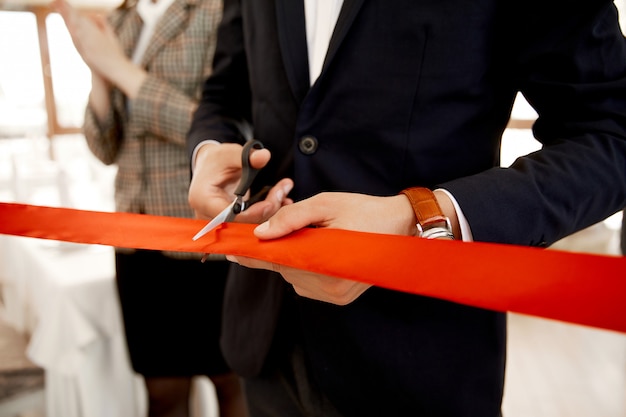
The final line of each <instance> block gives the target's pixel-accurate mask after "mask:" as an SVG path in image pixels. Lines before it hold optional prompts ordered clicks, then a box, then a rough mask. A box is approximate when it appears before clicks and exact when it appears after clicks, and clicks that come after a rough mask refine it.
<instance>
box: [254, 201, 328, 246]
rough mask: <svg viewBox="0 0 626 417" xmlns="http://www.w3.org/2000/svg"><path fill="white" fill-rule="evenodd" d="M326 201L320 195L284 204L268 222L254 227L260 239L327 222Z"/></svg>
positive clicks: (279, 235) (280, 235)
mask: <svg viewBox="0 0 626 417" xmlns="http://www.w3.org/2000/svg"><path fill="white" fill-rule="evenodd" d="M324 207H325V206H324V202H323V200H321V199H320V198H318V196H314V197H311V198H308V199H306V200H302V201H299V202H297V203H293V204H290V205H286V206H283V207H282V208H280V210H278V211H277V212H276V214H275V215H274V216H272V217H270V218H269V219H268V220H267V221H266V222H264V223H261V224H260V225H259V226H257V227H256V228H255V229H254V235H255V236H256V237H258V238H259V239H276V238H279V237H283V236H286V235H288V234H289V233H292V232H294V231H296V230H300V229H303V228H305V227H308V226H311V225H320V224H324V223H326V221H327V220H328V219H327V215H326V214H325V213H326V210H325V208H324Z"/></svg>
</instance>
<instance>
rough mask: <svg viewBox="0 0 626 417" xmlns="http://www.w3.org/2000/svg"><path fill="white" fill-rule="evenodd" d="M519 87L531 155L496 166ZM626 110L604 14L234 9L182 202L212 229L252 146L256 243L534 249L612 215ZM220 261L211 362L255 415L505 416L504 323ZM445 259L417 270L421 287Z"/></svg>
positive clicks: (614, 36) (268, 2)
mask: <svg viewBox="0 0 626 417" xmlns="http://www.w3.org/2000/svg"><path fill="white" fill-rule="evenodd" d="M518 91H521V92H522V93H523V94H524V95H525V96H526V98H527V99H528V101H529V102H530V103H531V104H532V105H533V106H534V108H535V109H536V110H537V112H538V114H539V119H538V121H537V122H536V123H535V126H534V133H535V136H536V138H537V139H538V140H539V141H540V142H541V143H542V144H543V148H542V150H540V151H539V152H536V153H534V154H531V155H528V156H526V157H523V158H520V159H518V160H517V161H516V162H515V163H514V164H513V166H512V167H510V168H508V169H503V168H500V167H499V150H500V140H501V134H502V132H503V130H504V129H505V127H506V125H507V122H508V119H509V115H510V110H511V106H512V103H513V101H514V98H515V96H516V93H517V92H518ZM624 109H626V42H625V41H624V38H623V36H622V35H621V32H620V28H619V25H618V20H617V12H616V9H615V7H614V5H613V3H612V2H611V1H609V0H585V1H582V2H575V3H572V2H567V1H563V0H554V1H548V2H545V1H543V2H539V1H537V0H530V1H529V0H524V1H518V0H513V1H497V0H477V1H471V2H468V1H464V0H437V1H421V0H397V1H394V2H388V1H386V0H367V1H366V0H343V2H342V1H330V2H328V3H326V2H319V1H309V0H304V2H302V1H297V0H233V1H228V0H227V1H226V2H225V8H224V18H223V21H222V25H221V28H220V32H219V35H218V46H217V52H216V56H215V68H214V72H213V75H212V77H211V78H210V79H208V80H207V82H206V84H205V87H204V96H203V100H202V104H201V105H200V107H199V108H198V111H197V112H196V114H195V117H194V122H193V125H192V128H191V130H190V132H189V135H188V144H189V149H190V154H191V156H192V168H193V169H194V176H193V180H192V185H191V188H190V194H189V198H190V202H191V204H192V206H193V207H194V208H195V209H196V211H197V213H198V214H199V215H201V216H203V217H207V218H211V217H213V216H215V215H216V214H217V213H218V212H219V211H220V210H221V209H223V208H224V207H225V206H226V205H227V204H228V203H230V202H231V201H232V194H231V193H232V190H233V189H234V187H235V186H236V185H237V183H238V181H239V175H240V171H239V168H240V166H241V165H240V159H241V144H242V143H243V141H244V140H245V139H246V138H248V137H250V134H251V136H252V137H254V138H255V139H258V140H260V141H262V142H263V143H264V144H265V146H266V148H267V149H264V150H259V151H256V152H254V153H253V155H252V157H251V160H252V163H253V164H254V165H255V166H257V167H261V166H263V169H262V170H261V172H260V174H259V175H258V177H257V178H256V181H255V183H254V184H253V189H252V192H253V193H254V192H255V191H257V190H258V189H260V188H261V187H262V186H263V185H267V184H270V185H275V186H274V188H273V189H272V190H271V191H270V194H269V195H268V197H267V199H266V200H265V201H262V202H259V203H257V204H255V205H253V206H252V207H251V208H249V209H248V210H247V211H245V212H244V213H242V214H240V215H239V216H238V219H237V221H243V222H254V223H261V222H265V221H266V220H268V219H269V221H267V222H265V223H263V224H262V225H261V226H259V227H258V228H257V229H256V231H255V233H256V235H257V236H258V237H259V238H261V239H272V238H276V237H279V236H283V235H286V234H288V233H290V232H291V231H293V230H297V229H299V228H302V227H306V226H309V225H315V226H317V227H333V228H343V229H353V230H355V229H356V230H363V231H369V232H381V233H392V234H404V235H416V236H421V237H427V238H444V239H450V238H455V239H463V240H475V241H483V242H499V243H507V244H517V245H528V246H538V247H546V246H549V245H550V244H552V243H553V242H555V241H556V240H558V239H560V238H562V237H564V236H566V235H569V234H571V233H573V232H575V231H577V230H580V229H583V228H585V227H587V226H590V225H592V224H594V223H596V222H598V221H600V220H603V219H604V218H606V217H607V216H609V215H611V214H613V213H615V212H616V211H618V210H620V209H621V208H623V207H624V206H626V170H624V167H625V166H626V118H625V116H626V113H625V112H624ZM403 190H408V191H407V192H406V194H404V193H401V192H402V191H403ZM430 190H434V193H432V192H431V191H430ZM288 194H289V196H287V195H288ZM407 197H409V198H407ZM292 200H293V201H295V203H293V204H291V203H292ZM415 206H424V207H426V208H427V210H426V215H425V216H421V215H420V213H423V212H422V211H421V210H419V209H418V210H417V211H415V210H414V208H415ZM433 216H439V217H434V218H435V219H439V220H442V221H441V222H438V223H434V227H433V223H431V222H430V221H429V219H431V218H432V217H433ZM447 221H449V223H448V222H447ZM416 223H417V224H418V225H419V226H420V227H416ZM311 251H312V253H311V258H312V259H314V251H315V248H311ZM229 259H231V260H232V261H235V262H237V263H240V264H241V266H237V267H236V268H234V270H233V272H232V274H231V276H230V277H229V282H228V288H227V295H226V301H225V311H224V323H223V329H224V330H223V336H222V348H223V350H224V354H225V357H226V358H227V361H228V362H229V364H230V365H231V366H232V367H233V369H235V370H236V371H237V372H238V373H239V374H240V375H242V376H243V377H244V378H245V384H246V393H247V395H248V400H249V403H250V409H251V414H252V415H253V416H359V417H362V416H409V415H410V416H455V417H459V416H481V417H495V416H499V415H500V414H501V413H500V407H501V399H502V392H503V381H504V368H505V352H506V343H505V342H506V316H505V315H504V314H501V313H497V312H493V311H486V310H482V309H478V308H473V307H468V306H463V305H458V304H454V303H450V302H446V301H442V300H437V299H432V298H428V297H421V296H416V295H409V294H404V293H399V292H394V291H389V290H384V289H381V288H375V287H369V286H367V285H365V284H361V283H357V282H351V281H345V280H338V279H335V278H331V277H325V276H319V275H315V274H311V273H307V272H306V271H297V270H293V269H289V268H286V267H282V266H280V265H271V264H267V263H264V262H260V261H254V260H250V259H244V258H234V257H230V256H229ZM446 259H447V255H446V253H442V254H441V256H440V257H439V258H438V259H420V256H419V253H416V256H415V265H414V266H413V268H414V270H415V276H416V279H419V273H420V272H419V271H420V266H421V265H423V264H424V263H437V264H439V265H441V275H442V277H445V274H446ZM502 279H506V270H503V271H502Z"/></svg>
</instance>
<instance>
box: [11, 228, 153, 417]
mask: <svg viewBox="0 0 626 417" xmlns="http://www.w3.org/2000/svg"><path fill="white" fill-rule="evenodd" d="M114 274H115V271H114V266H113V250H112V248H109V247H102V246H91V245H75V244H67V243H62V242H54V241H46V240H39V239H31V238H25V237H14V236H3V235H0V277H1V278H2V280H3V299H4V301H5V311H4V315H5V318H6V320H7V321H8V322H9V323H11V324H13V325H14V326H15V327H16V328H17V329H19V330H21V331H23V332H25V333H27V334H30V335H31V340H30V343H29V346H28V350H27V355H28V357H29V358H30V359H31V360H32V361H33V362H34V363H36V364H37V365H39V366H41V367H42V368H44V369H45V375H46V377H45V378H46V379H45V383H46V386H45V388H46V416H47V417H92V416H93V417H109V416H110V417H113V416H115V417H125V416H128V417H137V416H141V415H144V412H145V411H144V409H145V403H144V401H143V398H144V397H143V396H144V395H145V393H143V392H141V391H142V390H143V386H142V385H141V384H140V381H139V379H138V377H137V376H136V375H135V374H134V373H133V372H132V369H131V368H130V366H129V362H128V356H127V351H126V345H125V339H124V332H123V325H122V320H121V315H120V308H119V302H118V297H117V292H116V291H117V290H116V288H115V280H114Z"/></svg>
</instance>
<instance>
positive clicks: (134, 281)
mask: <svg viewBox="0 0 626 417" xmlns="http://www.w3.org/2000/svg"><path fill="white" fill-rule="evenodd" d="M115 266H116V273H117V289H118V293H119V297H120V303H121V308H122V316H123V320H124V329H125V332H126V341H127V345H128V352H129V355H130V361H131V363H132V367H133V369H134V370H135V372H137V373H139V374H142V375H143V376H146V377H171V376H194V375H219V374H223V373H226V372H228V371H229V368H228V366H227V365H226V362H225V361H224V358H223V356H222V353H221V350H220V347H219V338H220V330H221V319H222V304H223V296H224V287H225V284H226V276H227V273H228V268H229V263H228V262H226V261H210V262H205V263H202V262H200V261H199V260H179V259H173V258H169V257H167V256H164V255H163V254H162V253H161V252H156V251H136V252H134V253H132V254H125V253H116V255H115Z"/></svg>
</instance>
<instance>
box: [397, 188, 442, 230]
mask: <svg viewBox="0 0 626 417" xmlns="http://www.w3.org/2000/svg"><path fill="white" fill-rule="evenodd" d="M400 193H401V194H404V195H406V196H407V197H408V199H409V201H410V202H411V206H412V207H413V211H414V212H415V218H417V224H416V226H417V236H418V237H423V238H425V239H439V238H446V239H451V240H454V233H452V226H451V225H450V219H449V218H448V217H446V215H445V214H443V211H442V210H441V207H440V206H439V203H438V202H437V198H436V197H435V194H434V193H433V192H432V191H431V190H429V189H428V188H424V187H411V188H406V189H404V190H402V191H400Z"/></svg>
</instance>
